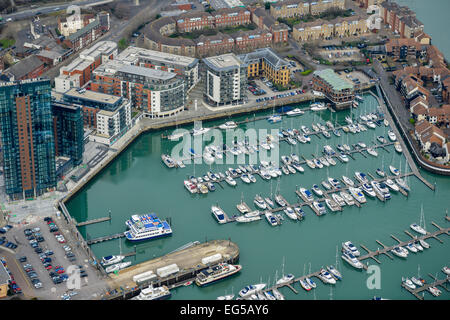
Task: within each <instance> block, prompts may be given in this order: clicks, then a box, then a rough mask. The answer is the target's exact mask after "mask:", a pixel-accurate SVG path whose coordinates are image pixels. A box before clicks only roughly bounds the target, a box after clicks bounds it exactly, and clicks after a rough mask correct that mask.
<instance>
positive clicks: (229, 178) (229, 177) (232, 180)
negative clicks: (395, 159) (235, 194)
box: [225, 176, 236, 187]
mask: <svg viewBox="0 0 450 320" xmlns="http://www.w3.org/2000/svg"><path fill="white" fill-rule="evenodd" d="M225 182H226V183H228V184H229V185H230V186H232V187H234V186H236V180H234V179H233V178H232V177H231V176H227V177H226V178H225Z"/></svg>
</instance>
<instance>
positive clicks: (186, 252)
mask: <svg viewBox="0 0 450 320" xmlns="http://www.w3.org/2000/svg"><path fill="white" fill-rule="evenodd" d="M218 254H220V256H221V258H220V260H219V261H215V262H214V264H217V263H221V262H227V263H236V262H237V261H238V260H239V247H238V245H237V244H236V243H234V242H232V241H231V240H211V241H207V242H203V243H198V242H195V243H192V244H190V246H188V247H185V248H183V249H181V250H176V251H174V252H171V253H169V254H166V255H164V256H161V257H158V258H155V259H151V260H148V261H144V262H142V263H139V264H136V265H132V266H130V267H128V268H125V269H122V270H120V271H119V272H118V273H117V274H109V279H107V281H108V284H109V286H110V288H113V289H115V290H116V291H119V290H120V288H127V287H128V288H130V289H129V290H125V291H122V292H117V293H116V294H109V295H107V296H104V299H108V300H114V299H130V298H131V297H134V296H136V295H138V294H139V292H140V290H141V289H142V288H143V287H147V286H148V285H149V284H148V283H147V284H145V285H143V287H142V288H141V287H140V286H137V285H136V283H135V282H134V281H133V277H134V276H136V275H138V274H141V273H144V272H148V271H153V272H154V273H155V274H157V270H158V269H159V268H162V267H166V266H169V265H172V264H176V265H177V266H178V268H179V271H178V272H176V273H174V274H170V275H167V276H165V277H160V276H157V278H156V279H155V280H153V281H152V283H153V285H154V286H162V285H166V286H167V287H168V288H169V289H172V288H176V287H179V286H183V285H185V284H186V283H187V282H190V281H193V280H194V279H195V277H196V275H197V274H198V273H199V272H200V271H202V270H204V269H206V268H208V267H210V265H209V264H203V263H202V259H203V258H205V257H209V256H213V255H218Z"/></svg>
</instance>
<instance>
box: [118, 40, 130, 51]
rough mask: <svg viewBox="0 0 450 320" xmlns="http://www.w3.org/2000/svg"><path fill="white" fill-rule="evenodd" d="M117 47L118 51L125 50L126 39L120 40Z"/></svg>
mask: <svg viewBox="0 0 450 320" xmlns="http://www.w3.org/2000/svg"><path fill="white" fill-rule="evenodd" d="M117 46H118V47H119V50H124V49H126V48H127V47H128V40H127V39H126V38H122V39H120V40H119V43H118V44H117Z"/></svg>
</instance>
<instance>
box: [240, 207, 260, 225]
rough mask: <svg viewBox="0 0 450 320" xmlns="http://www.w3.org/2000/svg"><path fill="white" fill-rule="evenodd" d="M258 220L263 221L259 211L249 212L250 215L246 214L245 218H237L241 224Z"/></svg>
mask: <svg viewBox="0 0 450 320" xmlns="http://www.w3.org/2000/svg"><path fill="white" fill-rule="evenodd" d="M257 220H261V216H260V214H259V211H258V210H255V211H252V212H248V213H246V214H244V215H243V216H240V217H237V218H236V221H237V222H241V223H245V222H252V221H257Z"/></svg>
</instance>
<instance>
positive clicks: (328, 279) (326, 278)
mask: <svg viewBox="0 0 450 320" xmlns="http://www.w3.org/2000/svg"><path fill="white" fill-rule="evenodd" d="M318 277H319V278H320V280H322V281H323V283H327V284H336V279H335V278H333V276H332V275H331V274H330V273H329V272H328V271H327V270H325V269H324V268H322V269H320V272H319V274H318Z"/></svg>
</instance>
